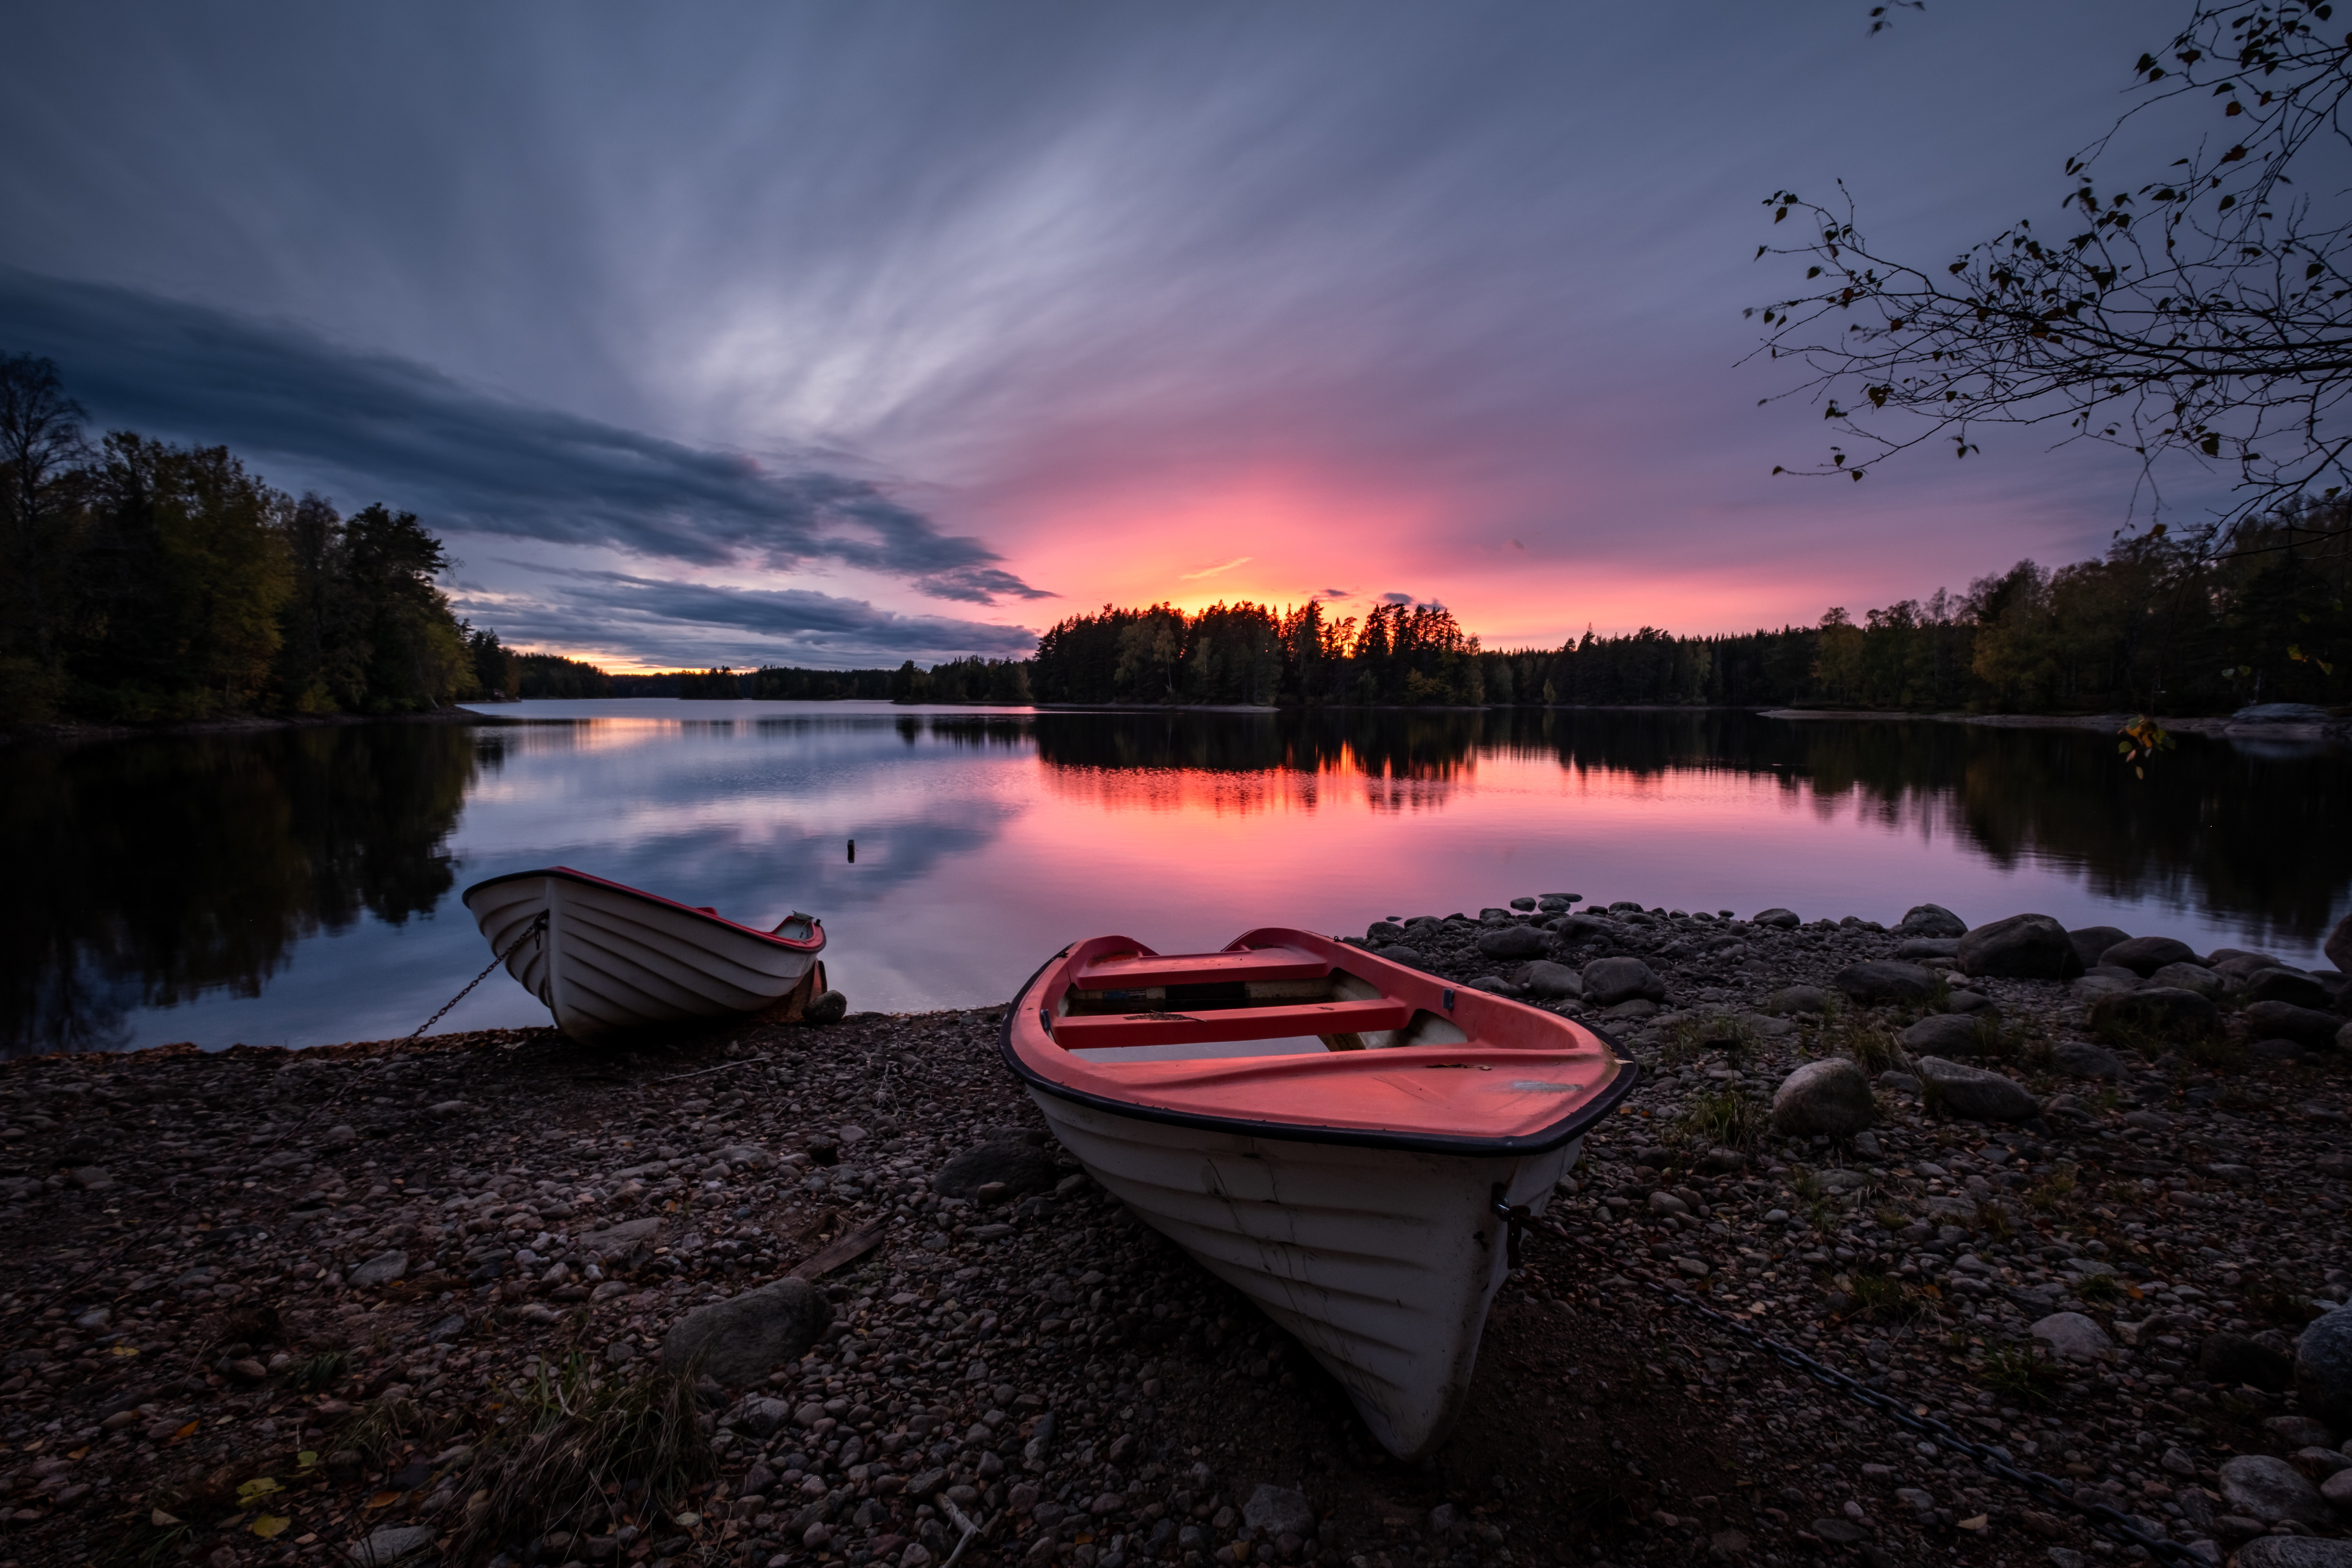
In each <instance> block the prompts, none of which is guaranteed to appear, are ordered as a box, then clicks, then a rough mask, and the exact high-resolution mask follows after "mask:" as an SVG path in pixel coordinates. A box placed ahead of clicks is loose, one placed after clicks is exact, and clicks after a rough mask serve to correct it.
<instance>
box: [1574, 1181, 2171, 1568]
mask: <svg viewBox="0 0 2352 1568" xmlns="http://www.w3.org/2000/svg"><path fill="white" fill-rule="evenodd" d="M1548 1228H1549V1227H1548ZM1552 1234H1553V1235H1555V1236H1558V1237H1559V1238H1560V1239H1561V1240H1563V1241H1569V1240H1570V1238H1569V1237H1568V1236H1567V1234H1566V1233H1565V1232H1563V1231H1559V1230H1557V1229H1554V1230H1553V1232H1552ZM1570 1245H1571V1246H1579V1247H1580V1244H1578V1243H1575V1242H1573V1241H1570ZM1580 1250H1584V1251H1586V1252H1587V1253H1588V1255H1591V1256H1594V1257H1601V1256H1605V1255H1601V1254H1594V1253H1591V1249H1590V1248H1583V1247H1580ZM1612 1267H1613V1265H1612ZM1631 1283H1633V1284H1635V1285H1639V1286H1641V1287H1642V1288H1643V1289H1645V1290H1649V1291H1651V1292H1652V1293H1654V1294H1655V1295H1658V1296H1663V1297H1664V1298H1665V1299H1666V1300H1669V1301H1672V1302H1675V1304H1676V1305H1678V1306H1682V1307H1686V1308H1688V1309H1690V1310H1692V1311H1694V1312H1696V1313H1697V1314H1698V1315H1699V1316H1701V1317H1703V1318H1706V1319H1707V1320H1708V1321H1712V1322H1714V1323H1715V1324H1717V1326H1719V1327H1721V1328H1726V1329H1728V1330H1730V1331H1732V1332H1733V1333H1735V1334H1737V1335H1738V1336H1739V1337H1740V1338H1741V1339H1743V1340H1746V1341H1748V1342H1749V1343H1750V1344H1753V1345H1755V1346H1757V1347H1758V1348H1759V1349H1760V1350H1762V1351H1763V1352H1765V1353H1766V1354H1768V1355H1769V1356H1771V1357H1772V1359H1773V1360H1775V1361H1777V1362H1779V1363H1780V1364H1781V1365H1782V1366H1785V1367H1787V1368H1789V1369H1790V1371H1791V1372H1801V1373H1804V1374H1805V1375H1806V1376H1807V1377H1810V1378H1811V1379H1812V1380H1813V1381H1814V1382H1815V1383H1818V1384H1822V1385H1824V1386H1825V1387H1829V1388H1833V1389H1836V1390H1837V1391H1838V1392H1839V1393H1841V1394H1849V1395H1851V1396H1852V1397H1853V1398H1854V1399H1857V1400H1859V1401H1861V1402H1862V1403H1863V1404H1864V1405H1868V1406H1870V1407H1871V1408H1872V1409H1873V1410H1875V1411H1877V1412H1878V1413H1879V1414H1881V1415H1885V1417H1886V1418H1887V1419H1888V1420H1890V1421H1893V1422H1894V1423H1895V1425H1896V1426H1900V1427H1902V1428H1903V1429H1904V1430H1905V1431H1906V1432H1913V1433H1916V1434H1917V1435H1918V1436H1922V1437H1928V1438H1932V1439H1934V1440H1935V1441H1936V1442H1937V1443H1940V1444H1942V1445H1943V1446H1944V1447H1948V1448H1953V1449H1957V1450H1958V1452H1960V1453H1963V1454H1966V1455H1967V1456H1968V1457H1969V1458H1971V1459H1974V1460H1975V1461H1976V1462H1977V1463H1978V1464H1979V1466H1980V1467H1982V1468H1984V1469H1985V1470H1986V1471H1987V1472H1988V1473H1989V1474H1991V1475H1995V1476H1998V1477H2000V1479H2002V1480H2005V1481H2008V1482H2011V1484H2013V1485H2016V1486H2021V1487H2023V1488H2025V1489H2027V1490H2028V1491H2031V1492H2032V1493H2034V1494H2035V1495H2036V1496H2038V1497H2042V1498H2044V1499H2047V1500H2050V1501H2052V1502H2055V1503H2058V1504H2060V1505H2061V1506H2063V1507H2064V1508H2065V1509H2067V1510H2069V1511H2071V1512H2073V1513H2075V1514H2078V1515H2080V1516H2081V1517H2082V1518H2083V1519H2084V1521H2086V1522H2087V1523H2088V1524H2089V1525H2090V1526H2091V1528H2093V1529H2094V1530H2096V1531H2099V1532H2100V1533H2101V1534H2103V1535H2105V1536H2106V1537H2107V1538H2108V1539H2109V1540H2111V1541H2113V1542H2116V1543H2117V1544H2119V1545H2131V1546H2137V1547H2140V1548H2142V1549H2143V1550H2145V1551H2146V1552H2147V1554H2148V1555H2149V1556H2151V1557H2153V1558H2155V1559H2156V1560H2157V1561H2158V1563H2168V1564H2171V1565H2172V1568H2212V1563H2211V1562H2210V1560H2209V1559H2208V1558H2206V1557H2205V1556H2204V1555H2202V1554H2201V1553H2200V1552H2195V1551H2192V1550H2190V1549H2189V1547H2186V1546H2183V1545H2182V1544H2180V1543H2179V1542H2177V1541H2173V1540H2170V1539H2168V1538H2167V1537H2164V1536H2158V1535H2150V1534H2148V1533H2147V1531H2144V1530H2142V1529H2140V1527H2139V1526H2138V1525H2137V1523H2135V1522H2134V1521H2133V1520H2132V1517H2131V1516H2130V1515H2129V1514H2126V1513H2124V1512H2122V1511H2121V1510H2117V1509H2114V1508H2110V1507H2108V1506H2107V1505H2106V1504H2105V1503H2098V1502H2088V1501H2085V1500H2083V1499H2080V1498H2078V1497H2076V1496H2075V1495H2074V1491H2073V1489H2072V1488H2071V1487H2070V1486H2069V1485H2068V1483H2066V1482H2064V1481H2062V1480H2060V1479H2057V1478H2056V1477H2054V1476H2046V1475H2043V1474H2042V1472H2041V1471H2039V1470H2022V1469H2020V1468H2017V1466H2016V1465H2015V1464H2014V1463H2012V1462H2011V1459H2010V1458H2009V1456H2008V1454H2007V1453H2005V1452H2004V1451H2002V1450H2000V1449H1998V1448H1991V1447H1986V1446H1985V1445H1983V1444H1981V1443H1979V1442H1977V1441H1976V1440H1975V1439H1973V1438H1970V1437H1966V1436H1961V1435H1960V1434H1959V1433H1958V1432H1956V1431H1954V1430H1953V1429H1952V1428H1951V1427H1950V1426H1946V1425H1945V1424H1944V1423H1943V1422H1941V1421H1938V1420H1937V1419H1936V1418H1935V1417H1934V1416H1932V1415H1919V1414H1916V1412H1914V1411H1913V1410H1911V1409H1910V1408H1909V1406H1907V1405H1905V1404H1904V1403H1903V1402H1902V1401H1901V1400H1898V1399H1894V1398H1891V1397H1889V1396H1888V1395H1886V1394H1881V1393H1879V1392H1878V1390H1876V1389H1874V1388H1869V1387H1866V1386H1864V1384H1861V1383H1858V1382H1856V1381H1855V1380H1854V1379H1853V1378H1851V1377H1849V1376H1847V1375H1846V1374H1845V1373H1842V1372H1840V1371H1838V1370H1837V1369H1836V1368H1835V1367H1832V1366H1829V1365H1826V1364H1824V1363H1822V1362H1818V1361H1816V1360H1814V1359H1813V1358H1812V1357H1811V1356H1809V1355H1807V1354H1806V1353H1805V1352H1802V1351H1801V1350H1798V1349H1797V1348H1796V1347H1794V1346H1793V1345H1785V1344H1782V1343H1781V1342H1780V1341H1778V1340H1775V1339H1769V1338H1767V1337H1766V1336H1765V1335H1763V1334H1759V1333H1758V1332H1757V1331H1755V1330H1753V1329H1751V1328H1749V1327H1748V1325H1747V1324H1746V1323H1743V1322H1741V1321H1739V1320H1738V1319H1737V1318H1734V1317H1731V1316H1729V1315H1728V1314H1727V1313H1723V1312H1718V1311H1717V1310H1715V1309H1714V1308H1712V1307H1710V1306H1708V1305H1707V1304H1706V1302H1704V1301H1701V1300H1698V1299H1697V1298H1696V1297H1695V1296H1690V1295H1686V1294H1685V1293H1683V1292H1682V1291H1679V1290H1670V1289H1667V1288H1666V1287H1665V1286H1664V1285H1661V1284H1659V1283H1658V1282H1657V1281H1655V1280H1654V1279H1634V1280H1632V1281H1631Z"/></svg>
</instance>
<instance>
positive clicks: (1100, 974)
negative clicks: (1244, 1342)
mask: <svg viewBox="0 0 2352 1568" xmlns="http://www.w3.org/2000/svg"><path fill="white" fill-rule="evenodd" d="M1001 1045H1002V1048H1003V1053H1004V1059H1005V1062H1006V1063H1007V1065H1008V1066H1010V1067H1011V1068H1012V1069H1013V1072H1014V1073H1015V1074H1017V1075H1018V1076H1019V1077H1020V1079H1021V1080H1022V1081H1023V1083H1024V1085H1025V1086H1026V1087H1027V1089H1028V1090H1029V1093H1030V1096H1031V1098H1033V1099H1034V1100H1035V1101H1036V1102H1037V1106H1038V1108H1039V1109H1040V1110H1043V1111H1044V1112H1045V1120H1046V1121H1047V1122H1048V1123H1049V1124H1050V1125H1051V1126H1052V1128H1053V1130H1054V1132H1055V1136H1056V1137H1058V1138H1059V1139H1060V1140H1061V1141H1062V1143H1063V1145H1064V1146H1065V1147H1066V1148H1067V1149H1069V1151H1070V1152H1072V1153H1074V1154H1076V1156H1077V1157H1078V1160H1079V1162H1080V1163H1083V1164H1084V1165H1085V1166H1086V1168H1087V1171H1088V1172H1089V1173H1092V1174H1093V1176H1094V1178H1095V1179H1096V1180H1097V1181H1098V1182H1100V1183H1101V1184H1103V1185H1104V1186H1105V1187H1107V1188H1108V1189H1109V1190H1110V1191H1111V1192H1112V1193H1114V1194H1117V1195H1118V1197H1119V1198H1120V1199H1121V1200H1122V1201H1123V1202H1125V1203H1126V1204H1127V1205H1128V1206H1129V1207H1130V1208H1132V1209H1133V1210H1134V1211H1135V1212H1136V1214H1137V1215H1139V1216H1140V1217H1141V1218H1142V1219H1143V1220H1144V1221H1145V1222H1146V1223H1148V1224H1150V1225H1151V1226H1154V1227H1155V1228H1157V1229H1159V1230H1160V1231H1161V1232H1162V1233H1164V1234H1165V1235H1167V1236H1168V1237H1170V1238H1171V1240H1173V1241H1175V1242H1176V1243H1177V1244H1178V1245H1179V1246H1181V1247H1183V1248H1184V1249H1185V1250H1186V1251H1188V1252H1190V1253H1191V1254H1192V1256H1193V1257H1194V1258H1198V1259H1199V1260H1200V1261H1201V1263H1202V1265H1203V1266H1204V1267H1206V1268H1208V1269H1209V1270H1210V1271H1211V1272H1213V1273H1214V1274H1216V1275H1218V1276H1219V1277H1221V1278H1223V1279H1225V1280H1226V1281H1228V1282H1229V1283H1231V1284H1232V1285H1234V1287H1236V1288H1237V1289H1240V1290H1242V1291H1243V1292H1244V1293H1245V1294H1246V1295H1248V1296H1249V1297H1250V1298H1251V1299H1252V1300H1255V1301H1256V1302H1257V1304H1258V1305H1259V1306H1260V1307H1261V1308H1263V1309H1264V1310H1265V1312H1266V1314H1267V1315H1268V1316H1269V1317H1271V1318H1273V1319H1274V1320H1275V1321H1276V1322H1277V1323H1279V1324H1281V1325H1282V1326H1283V1327H1284V1328H1285V1329H1286V1330H1288V1331H1289V1332H1290V1333H1291V1334H1292V1335H1293V1336H1294V1337H1296V1338H1297V1340H1298V1342H1300V1343H1301V1344H1303V1345H1304V1346H1306V1347H1307V1350H1308V1351H1309V1352H1311V1353H1312V1354H1313V1355H1314V1356H1315V1357H1316V1359H1317V1360H1318V1361H1320V1362H1321V1363H1323V1364H1324V1365H1325V1366H1326V1367H1328V1369H1329V1370H1330V1372H1331V1374H1332V1375H1333V1376H1334V1377H1336V1378H1337V1379H1339V1383H1340V1384H1342V1385H1343V1386H1344V1387H1346V1389H1347V1390H1348V1392H1349V1395H1350V1397H1352V1398H1353V1399H1354V1401H1355V1404H1356V1408H1357V1409H1358V1411H1359V1412H1360V1413H1361V1414H1362V1415H1363V1417H1364V1421H1365V1424H1366V1425H1367V1426H1370V1428H1371V1431H1372V1434H1373V1436H1376V1437H1378V1438H1379V1439H1380V1441H1381V1443H1382V1444H1383V1445H1385V1446H1386V1447H1388V1448H1389V1449H1390V1450H1391V1452H1392V1453H1395V1454H1397V1455H1398V1456H1400V1457H1402V1458H1414V1457H1417V1456H1419V1455H1421V1454H1424V1453H1427V1452H1428V1451H1429V1450H1431V1449H1433V1448H1434V1447H1437V1445H1438V1444H1440V1443H1442V1442H1443V1441H1444V1439H1445V1436H1446V1433H1447V1432H1448V1431H1449V1430H1450V1429H1451V1428H1452V1426H1453V1425H1454V1420H1455V1419H1456V1418H1457V1417H1458V1416H1459V1415H1461V1412H1462V1405H1463V1402H1464V1400H1465V1398H1466V1397H1467V1395H1468V1393H1469V1387H1470V1374H1471V1370H1472V1368H1473V1367H1474V1365H1475V1363H1476V1360H1477V1354H1478V1339H1479V1335H1480V1333H1481V1331H1483V1330H1484V1328H1485V1326H1486V1310H1487V1307H1488V1304H1489V1303H1490V1302H1492V1301H1493V1300H1494V1297H1495V1292H1496V1289H1498V1288H1499V1287H1500V1286H1501V1284H1502V1281H1503V1276H1504V1274H1505V1272H1506V1270H1507V1268H1508V1253H1509V1252H1510V1250H1511V1242H1512V1241H1513V1240H1514V1238H1515V1237H1516V1233H1517V1227H1518V1226H1520V1225H1522V1224H1523V1223H1524V1222H1525V1221H1526V1220H1527V1219H1528V1217H1530V1216H1532V1215H1539V1214H1541V1213H1542V1212H1543V1211H1544V1209H1545V1207H1546V1206H1547V1205H1549V1203H1550V1201H1551V1194H1552V1190H1553V1188H1554V1186H1555V1185H1556V1184H1558V1183H1559V1179H1560V1178H1561V1176H1562V1175H1563V1174H1564V1173H1566V1172H1567V1171H1568V1169H1569V1168H1570V1166H1571V1165H1573V1164H1574V1163H1576V1160H1577V1158H1578V1156H1579V1155H1580V1153H1581V1152H1583V1144H1584V1134H1585V1132H1586V1131H1587V1130H1588V1129H1590V1128H1591V1126H1592V1125H1593V1124H1594V1123H1595V1122H1596V1121H1599V1120H1600V1119H1601V1118H1602V1117H1603V1116H1606V1115H1607V1114H1608V1113H1609V1112H1610V1110H1612V1108H1614V1107H1615V1106H1616V1104H1617V1103H1618V1102H1619V1101H1620V1100H1622V1099H1624V1097H1625V1096H1626V1094H1627V1093H1629V1092H1630V1091H1631V1090H1632V1089H1633V1081H1634V1079H1635V1077H1636V1076H1637V1074H1638V1072H1639V1069H1638V1068H1636V1067H1635V1066H1634V1064H1633V1061H1632V1060H1631V1059H1630V1058H1626V1057H1624V1056H1622V1055H1621V1054H1620V1053H1619V1052H1618V1051H1617V1050H1616V1049H1615V1048H1614V1047H1612V1045H1611V1044H1610V1043H1609V1042H1608V1041H1607V1040H1606V1039H1604V1038H1603V1037H1601V1036H1600V1035H1598V1034H1595V1033H1594V1032H1593V1031H1591V1030H1590V1029H1587V1028H1584V1027H1583V1026H1580V1025H1577V1024H1572V1023H1570V1022H1569V1021H1568V1020H1567V1019H1565V1018H1561V1017H1559V1016H1556V1015H1553V1014H1550V1013H1547V1012H1544V1011H1542V1010H1541V1009H1539V1008H1535V1007H1529V1006H1526V1005H1522V1004H1520V1003H1517V1002H1513V1001H1509V1000H1507V999H1506V998H1504V997H1500V996H1496V995H1492V994H1488V993H1486V992H1484V991H1474V990H1470V989H1468V988H1466V987H1454V986H1449V985H1447V984H1445V983H1444V981H1442V980H1439V979H1437V978H1436V977H1434V976H1433V975H1428V974H1424V973H1420V972H1419V971H1417V970H1412V969H1407V968H1404V967H1402V965H1399V964H1395V963H1389V962H1388V961H1387V960H1385V959H1381V958H1375V957H1373V956H1372V955H1371V954H1370V953H1368V952H1363V951H1362V950H1361V949H1359V948H1353V947H1349V946H1346V945H1344V944H1342V943H1340V942H1333V941H1330V940H1329V939H1328V938H1325V937H1320V936H1316V935H1313V934H1311V933H1309V932H1307V931H1290V930H1286V929H1282V928H1279V927H1269V928H1266V929H1265V930H1260V931H1251V932H1249V933H1248V934H1247V935H1245V936H1243V937H1241V938H1239V939H1238V940H1237V941H1235V942H1234V943H1233V944H1232V945H1231V946H1229V947H1227V948H1226V949H1224V950H1223V952H1206V953H1184V954H1172V955H1171V954H1160V953H1157V952H1153V951H1152V950H1151V949H1150V948H1148V947H1146V946H1144V945H1143V944H1142V943H1141V942H1136V941H1134V940H1133V939H1131V938H1129V937H1120V936H1104V937H1096V938H1094V939H1093V940H1091V941H1088V942H1079V943H1078V944H1076V946H1073V947H1070V948H1067V949H1065V950H1064V951H1063V952H1060V953H1058V954H1056V955H1055V957H1054V958H1053V959H1052V960H1050V961H1049V962H1048V963H1046V964H1045V967H1044V968H1043V969H1041V970H1039V971H1038V972H1037V973H1036V974H1035V975H1034V977H1033V978H1032V979H1031V980H1030V982H1029V984H1027V985H1026V986H1024V988H1023V990H1022V993H1021V996H1020V999H1019V1000H1018V1001H1017V1002H1015V1003H1014V1004H1013V1008H1012V1010H1011V1011H1010V1012H1009V1013H1008V1014H1007V1015H1006V1016H1005V1021H1004V1028H1003V1035H1002V1037H1001Z"/></svg>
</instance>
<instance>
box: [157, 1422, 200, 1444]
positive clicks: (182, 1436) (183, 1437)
mask: <svg viewBox="0 0 2352 1568" xmlns="http://www.w3.org/2000/svg"><path fill="white" fill-rule="evenodd" d="M202 1425H203V1423H202V1422H198V1421H191V1422H189V1423H188V1424H187V1425H186V1426H183V1427H181V1428H180V1429H179V1430H178V1431H176V1432H174V1433H173V1434H172V1435H171V1436H169V1437H166V1438H164V1439H163V1444H164V1446H165V1447H170V1446H171V1445H172V1444H173V1443H184V1442H186V1441H187V1440H188V1439H189V1438H191V1437H193V1436H195V1435H196V1428H197V1427H198V1426H202Z"/></svg>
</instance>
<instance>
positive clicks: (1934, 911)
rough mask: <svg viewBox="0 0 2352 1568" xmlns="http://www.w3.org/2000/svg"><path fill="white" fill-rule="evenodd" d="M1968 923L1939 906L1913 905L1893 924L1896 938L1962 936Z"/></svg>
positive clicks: (1966, 930)
mask: <svg viewBox="0 0 2352 1568" xmlns="http://www.w3.org/2000/svg"><path fill="white" fill-rule="evenodd" d="M1968 929H1969V922H1968V921H1964V920H1962V919H1960V917H1959V916H1958V915H1956V914H1954V913H1953V912H1952V911H1951V910H1948V909H1946V908H1945V907H1944V906H1943V905H1941V904H1914V905H1912V906H1911V908H1910V909H1908V910H1906V911H1905V912H1904V915H1903V918H1902V919H1901V920H1899V921H1895V934H1896V935H1898V936H1963V935H1966V934H1967V932H1968Z"/></svg>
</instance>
